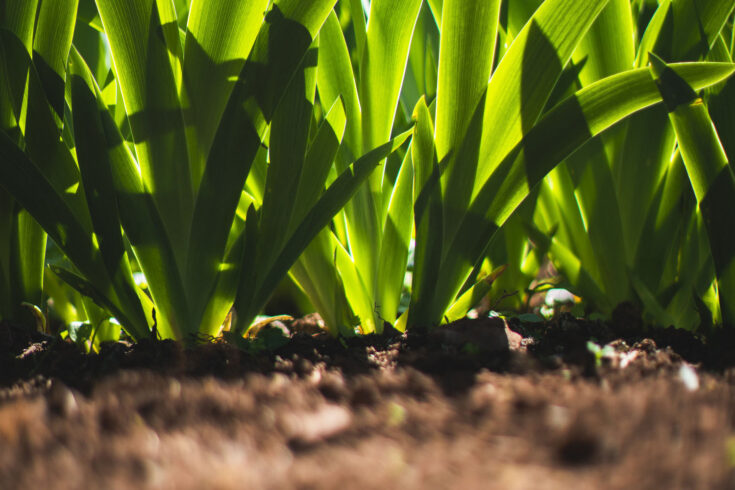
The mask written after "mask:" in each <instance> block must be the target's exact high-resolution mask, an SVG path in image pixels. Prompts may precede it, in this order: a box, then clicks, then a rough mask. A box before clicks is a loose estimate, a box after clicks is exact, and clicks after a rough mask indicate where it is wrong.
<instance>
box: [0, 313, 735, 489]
mask: <svg viewBox="0 0 735 490" xmlns="http://www.w3.org/2000/svg"><path fill="white" fill-rule="evenodd" d="M310 321H311V322H313V321H314V320H313V319H311V320H310V319H309V318H307V319H302V320H299V321H297V322H296V323H295V324H286V325H285V328H284V329H283V330H284V331H288V332H289V335H290V336H291V340H290V342H289V343H288V344H287V345H285V346H284V347H281V348H280V349H277V350H276V351H275V352H273V353H261V354H256V355H253V354H246V353H244V352H242V351H240V350H237V349H235V348H234V347H231V346H229V345H225V344H210V345H204V346H200V347H197V348H195V349H184V348H183V347H181V346H180V345H178V344H176V343H173V342H167V341H166V342H153V341H150V342H142V343H140V344H138V345H129V344H125V343H119V344H114V345H106V346H105V347H104V348H103V350H102V352H101V353H100V354H97V355H90V356H86V355H83V354H81V353H80V352H79V350H78V349H77V348H76V347H75V346H73V345H71V344H68V343H65V342H59V341H52V340H51V339H48V338H42V337H39V336H38V335H28V334H24V333H23V332H21V331H20V330H18V329H16V328H14V327H11V326H10V325H7V324H5V325H0V488H3V489H4V488H8V489H11V488H12V489H26V488H27V489H31V488H32V489H45V490H52V489H75V488H80V489H81V488H85V489H88V488H105V489H127V488H136V489H148V488H150V489H158V488H161V489H167V488H171V489H173V488H176V489H204V488H208V489H235V488H238V489H239V488H263V489H288V488H314V489H330V488H334V489H347V488H349V489H353V488H355V489H356V488H376V489H383V490H385V489H390V488H401V489H434V488H462V489H539V490H540V489H593V488H595V489H598V488H599V489H629V488H636V489H661V488H666V489H728V488H735V368H733V367H732V362H731V359H732V357H735V351H734V350H733V344H731V343H729V341H728V340H727V339H725V340H722V341H719V340H717V341H710V342H709V343H702V342H700V341H699V340H698V339H696V338H694V337H693V336H691V335H690V334H688V333H686V332H681V331H678V330H674V329H667V330H656V331H649V332H647V333H646V335H645V336H643V335H639V336H638V337H635V336H634V335H632V334H631V332H635V329H633V330H631V329H629V328H626V325H624V324H621V323H620V321H619V322H618V323H617V324H603V323H599V322H586V321H583V320H578V319H574V318H572V317H569V316H563V317H561V318H558V319H556V320H554V321H552V322H549V323H546V324H543V325H541V324H535V325H527V324H522V323H521V322H519V321H517V320H510V321H508V322H505V321H504V320H501V319H481V320H463V321H461V322H458V323H457V324H455V325H452V326H448V327H442V328H439V329H436V330H434V331H432V332H431V333H430V334H426V333H414V334H410V335H408V336H406V335H401V334H399V333H398V332H395V331H392V330H391V329H387V330H388V331H387V332H386V333H385V334H384V335H381V336H371V337H364V338H359V339H353V340H349V341H347V342H346V343H345V344H342V343H340V342H338V341H336V340H334V339H331V338H329V337H327V336H325V335H323V334H308V333H305V332H307V331H309V330H310V328H308V327H309V326H310V325H309V323H310ZM312 326H313V325H312ZM282 327H284V326H282ZM294 332H298V333H294ZM621 337H623V338H621ZM590 340H591V341H593V342H595V344H596V345H598V346H600V348H601V349H600V350H599V351H597V354H595V348H594V347H593V346H591V345H589V344H588V341H590ZM604 345H609V347H608V348H607V349H602V346H604Z"/></svg>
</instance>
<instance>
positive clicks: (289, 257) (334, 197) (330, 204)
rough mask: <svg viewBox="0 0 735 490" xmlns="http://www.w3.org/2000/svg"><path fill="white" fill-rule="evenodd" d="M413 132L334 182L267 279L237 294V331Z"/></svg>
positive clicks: (371, 154)
mask: <svg viewBox="0 0 735 490" xmlns="http://www.w3.org/2000/svg"><path fill="white" fill-rule="evenodd" d="M411 132H412V131H406V132H404V133H402V134H399V135H398V136H396V137H395V138H393V139H392V140H391V141H389V142H388V143H385V144H384V145H381V146H379V147H377V148H375V149H374V150H372V151H370V152H368V153H366V154H365V155H363V156H362V157H361V158H359V159H358V160H357V161H356V162H355V163H354V164H352V165H351V166H350V167H348V169H347V170H345V171H344V172H342V173H341V174H340V175H339V177H337V179H336V180H335V181H334V182H332V184H331V185H330V186H329V187H328V188H327V190H326V191H325V192H324V194H322V196H321V197H320V198H319V200H318V201H317V202H316V204H315V205H314V207H313V208H312V209H311V210H310V211H309V213H308V214H307V215H306V216H305V217H304V219H303V221H302V222H301V223H300V224H299V226H298V227H297V228H296V230H295V231H294V233H293V234H292V236H291V237H290V238H289V239H288V241H287V242H286V244H285V245H284V247H283V249H282V250H281V252H280V254H279V256H278V259H277V260H276V262H275V263H274V265H273V267H271V268H270V270H268V271H266V275H265V276H264V277H262V278H258V281H257V283H256V285H255V287H253V286H252V285H251V286H250V288H248V289H250V290H254V291H255V292H254V293H249V292H248V293H246V292H245V290H243V289H240V291H239V292H238V298H237V299H236V301H235V309H236V310H237V312H238V320H237V331H238V332H242V331H244V329H245V328H247V326H248V325H249V323H250V321H251V320H252V319H253V318H254V317H255V314H256V313H257V311H258V310H259V309H260V307H261V306H262V305H263V304H264V303H265V301H266V300H267V298H268V296H269V295H270V293H271V292H272V291H273V290H274V289H275V287H276V286H277V285H278V283H279V282H280V280H281V279H282V278H283V277H284V276H285V275H286V273H287V272H288V269H289V268H290V267H291V265H292V264H293V263H294V262H295V261H296V259H297V258H298V257H299V255H301V253H302V252H303V251H304V249H305V248H306V247H307V246H308V245H309V243H310V242H311V241H312V240H313V239H314V237H315V236H316V235H317V233H319V231H320V230H321V229H322V228H324V227H325V226H326V225H327V224H328V223H329V221H331V219H332V218H333V217H334V215H335V214H337V212H338V211H339V210H340V209H342V207H343V206H344V205H345V204H346V203H347V201H348V200H349V199H350V198H351V197H352V196H353V195H354V193H355V192H356V191H357V188H358V187H359V186H360V185H361V184H362V183H363V182H364V181H365V180H366V179H367V178H368V176H369V175H370V174H371V173H372V171H373V170H374V169H375V167H376V166H377V165H378V164H379V163H380V162H381V161H382V160H383V159H385V158H387V157H388V155H390V154H391V153H393V152H394V151H396V150H397V149H398V148H399V147H400V146H401V145H402V144H403V143H405V141H406V140H407V139H408V137H409V136H410V135H411ZM248 219H250V217H248ZM246 223H247V221H246ZM241 284H243V283H242V282H241ZM244 284H248V283H244ZM248 296H251V297H252V300H249V298H248Z"/></svg>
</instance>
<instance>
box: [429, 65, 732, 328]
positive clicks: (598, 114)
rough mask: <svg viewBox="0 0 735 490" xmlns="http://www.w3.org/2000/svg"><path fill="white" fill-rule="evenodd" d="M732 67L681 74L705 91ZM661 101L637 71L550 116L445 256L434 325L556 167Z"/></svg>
mask: <svg viewBox="0 0 735 490" xmlns="http://www.w3.org/2000/svg"><path fill="white" fill-rule="evenodd" d="M733 68H734V67H733V65H732V64H729V63H702V64H697V63H693V64H686V63H685V64H681V65H679V66H677V72H678V73H680V75H682V76H683V77H684V78H685V79H688V81H689V83H690V84H692V85H693V86H695V87H697V88H699V89H701V88H703V87H704V86H707V85H710V84H712V83H716V82H718V81H719V80H722V79H723V78H725V77H727V76H729V75H730V74H732V72H733ZM659 100H660V95H659V94H658V90H657V89H656V85H655V84H654V83H653V80H652V78H651V76H650V73H648V72H647V71H646V69H637V70H630V71H627V72H623V73H620V74H617V75H614V76H611V77H608V78H606V79H603V80H601V81H599V82H597V83H594V84H592V85H589V86H588V87H585V88H584V89H582V90H580V91H579V92H577V93H576V94H575V95H574V96H572V97H570V98H568V99H566V100H565V101H563V102H562V103H560V104H559V105H557V106H556V107H555V108H554V109H552V110H551V111H549V112H548V113H547V114H546V115H545V116H544V117H543V118H542V119H541V121H539V122H538V123H537V124H536V125H535V126H534V127H533V128H532V129H531V130H530V131H529V133H528V134H527V135H526V136H525V137H524V139H523V141H522V142H521V144H519V145H518V146H517V147H516V149H515V150H514V151H513V152H512V153H510V154H509V156H508V157H506V158H505V159H504V161H503V162H502V163H501V164H500V165H499V166H498V168H497V169H496V171H495V172H493V174H492V176H491V177H490V179H489V180H488V181H487V182H486V184H485V186H484V187H483V188H482V189H481V191H480V193H479V194H478V196H477V197H476V198H475V199H474V200H473V202H472V204H471V206H470V209H469V210H468V212H467V213H466V215H465V218H464V219H463V220H462V222H461V224H460V227H459V231H458V233H457V234H456V238H455V239H454V241H453V242H451V243H450V245H449V247H448V248H447V249H446V251H445V252H444V257H445V260H444V262H443V263H442V265H441V269H440V272H439V279H438V281H437V284H438V285H439V287H437V289H436V296H435V299H434V301H433V304H434V305H436V306H435V308H436V310H435V313H434V321H435V322H438V321H440V318H439V317H437V315H439V314H440V313H436V312H437V311H439V310H440V309H441V311H443V309H445V308H446V307H447V306H448V305H449V304H451V302H452V300H453V298H454V297H455V295H456V294H457V292H458V291H459V288H460V287H461V285H462V284H463V283H464V282H465V280H466V279H467V277H468V274H469V272H470V271H471V270H472V268H473V267H474V265H475V264H476V263H477V261H478V260H479V258H480V257H482V254H483V251H484V250H485V247H486V244H487V243H488V241H489V240H490V239H491V237H492V236H493V234H494V233H495V231H496V230H497V229H498V228H499V227H500V226H501V225H502V224H503V223H504V222H505V221H506V220H507V219H508V217H509V216H510V214H511V213H512V212H513V210H515V208H516V207H517V206H518V205H519V204H520V203H521V202H522V201H523V199H525V198H526V197H527V195H528V193H529V192H530V189H531V188H532V187H533V186H535V185H536V184H537V183H538V182H539V180H540V179H541V178H543V177H544V176H545V175H546V173H548V172H549V171H550V170H551V169H552V168H553V167H554V165H556V164H557V163H558V162H559V161H561V160H563V159H564V158H565V157H566V156H568V155H569V154H570V153H572V152H573V151H574V150H575V149H576V148H578V147H579V146H580V145H581V144H583V143H584V142H586V141H587V140H588V139H589V138H591V137H593V136H595V135H597V134H599V133H600V132H602V131H603V130H605V129H607V128H608V127H610V126H611V125H613V124H614V123H615V122H617V121H619V120H621V119H623V118H624V117H626V116H627V115H629V114H631V113H633V112H635V111H637V110H640V109H642V108H645V107H647V106H649V105H652V104H654V103H656V102H658V101H659Z"/></svg>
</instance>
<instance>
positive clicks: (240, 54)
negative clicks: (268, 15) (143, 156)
mask: <svg viewBox="0 0 735 490" xmlns="http://www.w3.org/2000/svg"><path fill="white" fill-rule="evenodd" d="M268 3H269V2H268V0H256V1H251V2H241V1H236V0H194V1H192V2H191V9H190V13H189V17H188V22H187V31H186V43H185V47H184V68H183V70H184V71H183V80H184V90H185V92H186V99H187V100H188V102H189V104H190V111H187V112H186V122H187V124H188V125H190V126H191V129H190V133H189V145H190V150H191V152H190V153H191V160H192V180H193V182H194V188H197V187H198V183H199V181H200V179H201V176H202V174H203V173H204V166H205V163H206V161H207V155H208V154H209V149H210V147H211V146H212V142H213V141H214V137H215V133H216V131H217V128H218V126H219V123H220V120H221V118H222V114H223V113H224V110H225V106H226V105H227V101H228V100H229V98H230V94H231V93H232V90H233V88H234V85H235V81H236V80H237V76H238V74H239V73H240V71H241V70H242V67H243V65H244V64H245V60H246V59H247V57H248V55H249V54H250V50H251V49H252V47H253V44H254V43H255V39H256V36H257V35H258V32H259V31H260V26H261V24H262V23H263V19H264V17H265V15H264V13H265V12H266V9H267V7H268Z"/></svg>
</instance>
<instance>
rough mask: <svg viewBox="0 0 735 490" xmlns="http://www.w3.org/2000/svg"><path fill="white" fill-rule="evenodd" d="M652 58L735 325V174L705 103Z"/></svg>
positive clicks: (725, 309) (727, 316) (725, 313)
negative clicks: (732, 233)
mask: <svg viewBox="0 0 735 490" xmlns="http://www.w3.org/2000/svg"><path fill="white" fill-rule="evenodd" d="M650 59H651V71H652V72H653V74H654V76H655V77H656V84H657V86H658V88H659V90H660V92H661V96H662V98H663V100H664V104H665V105H666V107H667V109H668V111H669V119H670V120H671V124H672V126H673V127H674V131H675V132H676V138H677V140H678V142H679V149H680V150H681V154H682V157H683V160H684V164H685V165H686V169H687V174H688V175H689V180H690V181H691V183H692V188H693V189H694V194H695V195H696V197H697V202H698V203H699V210H700V212H701V213H702V217H703V218H704V223H705V226H706V228H707V235H708V236H709V242H710V249H711V251H712V258H713V259H714V262H715V272H716V274H717V281H718V289H719V296H720V308H721V310H722V318H723V321H725V322H726V323H728V324H735V246H733V242H732V240H731V238H730V235H729V233H730V229H731V227H732V225H733V223H735V206H733V196H735V175H733V172H732V168H731V167H730V165H729V162H728V159H727V155H726V154H725V151H724V149H723V148H722V144H721V143H720V140H719V138H718V137H717V131H716V130H715V127H714V125H713V124H712V121H711V119H710V118H709V114H708V112H707V108H706V107H705V106H704V103H703V101H702V99H701V98H699V96H698V95H697V94H696V92H694V90H693V89H692V87H691V86H690V85H689V84H688V83H687V82H686V81H685V80H684V79H683V78H681V77H680V76H679V75H678V74H677V73H676V72H675V71H674V70H672V69H671V68H670V66H668V65H666V64H665V63H664V62H663V61H662V60H661V59H660V58H658V57H656V56H655V55H653V54H651V55H650Z"/></svg>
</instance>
